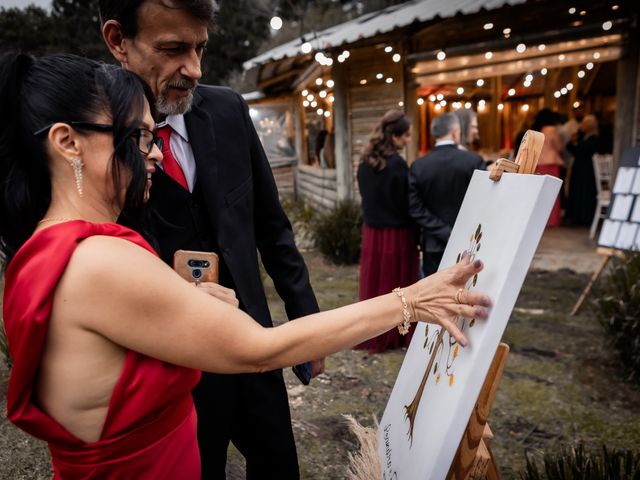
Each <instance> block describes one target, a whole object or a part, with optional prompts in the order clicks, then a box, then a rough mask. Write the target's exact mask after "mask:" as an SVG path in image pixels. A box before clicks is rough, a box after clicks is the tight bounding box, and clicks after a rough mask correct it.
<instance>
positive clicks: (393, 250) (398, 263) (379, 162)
mask: <svg viewBox="0 0 640 480" xmlns="http://www.w3.org/2000/svg"><path fill="white" fill-rule="evenodd" d="M410 140H411V124H410V123H409V119H408V118H407V117H406V115H405V114H404V113H403V112H401V111H400V110H389V111H388V112H387V113H385V114H384V116H383V117H382V119H381V120H380V122H379V123H378V125H376V127H375V129H374V130H373V133H372V134H371V138H370V139H369V143H368V145H367V146H366V147H365V148H364V152H363V154H362V157H361V159H360V166H359V167H358V186H359V188H360V196H361V197H362V216H363V225H362V247H361V250H360V288H359V299H360V300H366V299H368V298H373V297H377V296H378V295H381V294H382V293H386V292H388V291H390V290H392V289H394V288H395V287H401V286H404V285H410V284H412V283H414V282H415V281H417V280H418V265H419V259H418V240H417V231H416V227H415V225H414V223H413V221H412V220H411V216H410V215H409V196H408V193H407V189H408V174H409V168H408V166H407V162H406V161H405V159H404V158H402V156H400V154H399V153H398V152H399V151H400V150H403V149H404V148H405V146H406V145H407V144H408V143H409V141H410ZM412 334H413V331H411V332H409V334H407V335H400V334H399V332H398V330H396V329H391V330H389V331H388V332H385V333H383V334H382V335H378V336H377V337H375V338H372V339H370V340H367V341H366V342H363V343H361V344H359V345H357V346H356V347H355V348H358V349H366V350H369V351H371V352H375V353H380V352H384V351H385V350H388V349H391V348H398V347H404V346H407V345H409V342H410V341H411V336H412Z"/></svg>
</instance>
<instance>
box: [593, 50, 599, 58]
mask: <svg viewBox="0 0 640 480" xmlns="http://www.w3.org/2000/svg"><path fill="white" fill-rule="evenodd" d="M599 58H600V52H593V59H594V60H598V59H599Z"/></svg>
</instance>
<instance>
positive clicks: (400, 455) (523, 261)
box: [379, 171, 562, 480]
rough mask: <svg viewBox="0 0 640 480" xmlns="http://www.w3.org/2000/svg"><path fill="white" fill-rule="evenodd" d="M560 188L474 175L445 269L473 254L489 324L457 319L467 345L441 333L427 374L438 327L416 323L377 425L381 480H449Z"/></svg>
mask: <svg viewBox="0 0 640 480" xmlns="http://www.w3.org/2000/svg"><path fill="white" fill-rule="evenodd" d="M561 184H562V182H561V181H560V180H558V179H557V178H555V177H550V176H541V175H521V174H516V175H514V174H505V175H503V176H502V179H501V180H500V181H499V182H493V181H491V180H489V175H488V173H487V172H481V171H476V172H475V173H474V175H473V178H472V180H471V184H470V185H469V189H468V190H467V194H466V196H465V199H464V202H463V204H462V207H461V210H460V213H459V214H458V218H457V220H456V223H455V226H454V228H453V231H452V233H451V237H450V239H449V243H448V244H447V248H446V250H445V252H444V255H443V258H442V263H441V265H440V268H444V267H448V266H450V265H453V264H454V263H455V262H456V259H457V257H458V255H459V254H460V253H461V252H463V251H465V250H467V249H471V250H472V253H475V257H476V258H480V259H482V260H483V261H484V262H485V268H484V270H483V271H482V272H480V274H479V275H478V276H477V278H476V280H477V282H476V284H475V286H474V285H473V281H471V282H470V285H469V286H468V288H470V289H473V290H480V291H483V292H486V293H487V294H489V295H490V296H491V298H492V300H493V302H494V306H493V308H492V310H491V314H490V316H489V319H488V320H486V321H477V322H473V325H472V326H471V321H470V320H469V319H461V320H460V321H459V322H460V324H462V322H464V333H465V335H466V336H467V338H468V340H469V342H470V345H469V346H468V347H466V348H461V347H458V345H457V344H455V341H453V339H450V338H449V335H448V334H447V333H445V334H444V336H443V337H442V348H441V349H439V352H440V353H439V354H438V355H436V356H435V357H434V358H435V361H437V362H438V371H437V372H436V373H434V367H435V361H434V362H433V363H432V367H431V368H430V369H429V372H428V373H427V372H426V369H427V365H428V364H429V362H430V359H431V356H430V352H429V348H430V345H431V344H432V343H433V342H434V340H435V339H436V338H437V336H438V334H439V329H438V328H436V327H435V326H434V325H429V328H428V331H427V328H426V326H425V324H419V325H418V326H417V330H416V332H415V334H414V337H413V340H412V342H411V345H410V346H409V349H408V350H407V354H406V356H405V359H404V362H403V364H402V367H401V369H400V373H399V374H398V379H397V381H396V384H395V386H394V388H393V391H392V393H391V397H390V399H389V402H388V404H387V407H386V409H385V412H384V415H383V417H382V420H381V422H380V430H379V445H380V447H379V456H380V460H381V464H382V466H383V478H384V479H392V478H393V479H396V478H397V479H401V480H413V479H415V480H418V479H419V480H425V479H429V480H442V479H444V478H445V476H446V474H447V471H448V470H449V466H450V464H451V461H452V460H453V457H454V454H455V452H456V449H457V448H458V444H459V443H460V439H461V438H462V434H463V432H464V429H465V427H466V425H467V422H468V420H469V416H470V414H471V411H472V409H473V406H474V404H475V401H476V399H477V397H478V394H479V392H480V389H481V387H482V383H483V382H484V378H485V376H486V373H487V371H488V369H489V366H490V364H491V361H492V359H493V355H494V353H495V351H496V348H497V347H498V344H499V342H500V338H501V337H502V333H503V331H504V329H505V327H506V325H507V321H508V319H509V316H510V315H511V310H512V309H513V306H514V304H515V301H516V298H517V297H518V293H519V292H520V288H521V286H522V282H523V281H524V278H525V275H526V273H527V270H528V268H529V264H530V263H531V260H532V258H533V254H534V252H535V250H536V247H537V245H538V242H539V240H540V237H541V235H542V232H543V231H544V228H545V225H546V223H547V219H548V217H549V213H550V212H551V208H552V206H553V204H554V202H555V199H556V197H557V195H558V191H559V190H560V186H561ZM478 226H480V227H479V228H478ZM479 231H480V232H481V236H479V235H478V232H479ZM425 343H426V348H425ZM456 347H458V348H457V349H456ZM433 351H436V349H435V347H434V349H433ZM438 373H439V374H440V377H438V376H437V374H438ZM425 374H426V375H425ZM423 378H426V382H425V384H424V389H423V391H422V395H421V396H418V395H417V392H418V391H419V389H420V385H421V382H422V380H423ZM418 398H419V402H416V399H418ZM406 407H410V408H406ZM409 415H411V416H412V417H413V421H410V420H409ZM411 425H413V434H412V435H409V432H410V431H411V428H410V426H411Z"/></svg>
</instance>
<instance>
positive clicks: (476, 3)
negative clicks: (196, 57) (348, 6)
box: [243, 0, 526, 70]
mask: <svg viewBox="0 0 640 480" xmlns="http://www.w3.org/2000/svg"><path fill="white" fill-rule="evenodd" d="M525 2H526V0H410V1H408V2H406V3H403V4H400V5H394V6H391V7H387V8H385V9H383V10H378V11H376V12H372V13H367V14H365V15H362V16H360V17H358V18H354V19H353V20H350V21H348V22H345V23H342V24H340V25H334V26H332V27H329V28H327V29H326V30H323V31H321V32H317V33H315V34H313V33H312V32H309V33H307V34H306V35H305V37H306V38H307V40H308V41H309V42H310V43H311V45H312V47H313V50H324V49H328V48H332V47H339V46H341V45H345V44H350V43H353V42H356V41H358V40H361V39H364V38H369V37H373V36H375V35H378V34H381V33H387V32H390V31H392V30H395V29H396V28H400V27H404V26H406V25H410V24H411V23H413V22H426V21H428V20H433V19H434V18H437V17H440V18H449V17H453V16H455V15H457V14H463V15H468V14H472V13H477V12H478V11H480V10H483V9H484V10H493V9H496V8H500V7H502V6H504V5H518V4H521V3H525ZM301 44H302V40H301V39H300V38H296V39H294V40H291V41H290V42H287V43H284V44H282V45H279V46H277V47H275V48H272V49H271V50H268V51H266V52H264V53H261V54H260V55H258V56H256V57H254V58H252V59H250V60H247V61H246V62H245V63H244V65H243V66H244V69H245V70H248V69H250V68H252V67H255V66H258V65H262V64H264V63H267V62H269V61H272V60H280V59H282V58H286V57H295V56H297V55H300V54H301V51H300V46H301Z"/></svg>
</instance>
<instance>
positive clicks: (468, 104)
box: [464, 102, 471, 110]
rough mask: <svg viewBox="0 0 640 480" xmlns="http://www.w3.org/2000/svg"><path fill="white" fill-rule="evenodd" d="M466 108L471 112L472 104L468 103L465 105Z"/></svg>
mask: <svg viewBox="0 0 640 480" xmlns="http://www.w3.org/2000/svg"><path fill="white" fill-rule="evenodd" d="M464 108H466V109H467V110H469V109H470V108H471V102H467V103H465V104H464Z"/></svg>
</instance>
